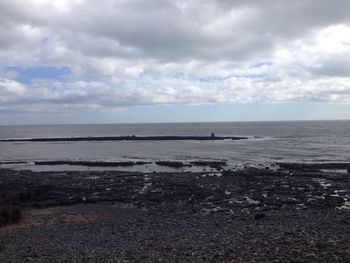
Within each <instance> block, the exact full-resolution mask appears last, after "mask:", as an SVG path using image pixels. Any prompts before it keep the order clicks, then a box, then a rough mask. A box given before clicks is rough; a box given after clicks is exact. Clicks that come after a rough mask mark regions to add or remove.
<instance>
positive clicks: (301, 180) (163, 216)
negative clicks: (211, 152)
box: [0, 163, 350, 262]
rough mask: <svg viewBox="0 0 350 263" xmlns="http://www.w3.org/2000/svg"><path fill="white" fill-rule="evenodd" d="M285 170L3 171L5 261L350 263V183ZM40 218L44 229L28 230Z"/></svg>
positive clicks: (1, 254) (344, 177)
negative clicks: (175, 171) (173, 171)
mask: <svg viewBox="0 0 350 263" xmlns="http://www.w3.org/2000/svg"><path fill="white" fill-rule="evenodd" d="M164 165H169V164H166V163H165V164H164ZM170 165H171V164H170ZM172 165H178V164H172ZM196 165H200V164H196ZM206 165H207V164H206ZM216 165H219V164H216ZM222 165H223V164H222ZM280 167H281V168H280V169H279V170H277V171H273V170H270V169H244V170H241V171H221V172H220V171H219V170H220V169H217V172H201V173H190V172H188V173H136V172H119V171H118V172H116V171H81V172H77V171H74V172H32V171H14V170H9V169H2V170H0V187H1V189H2V190H3V191H2V192H1V195H0V198H1V199H0V225H1V226H2V227H1V228H0V261H1V262H23V261H25V260H27V261H28V260H31V262H33V261H34V262H100V261H101V260H103V261H105V262H125V261H128V262H135V261H136V262H154V261H160V262H349V260H350V230H349V226H350V175H349V173H337V172H325V171H321V170H318V169H317V168H319V167H312V169H306V168H305V167H302V166H300V165H296V164H295V165H294V166H288V165H285V166H283V165H281V166H280ZM321 168H324V167H321ZM321 168H320V169H321ZM332 168H334V165H332ZM35 211H41V212H35ZM33 214H35V215H36V216H33ZM38 214H39V215H40V216H38ZM32 217H33V218H36V219H35V220H37V221H38V218H39V219H40V220H41V221H40V220H39V221H40V223H36V224H27V223H26V220H28V218H32ZM61 217H64V219H62V220H58V218H61ZM67 218H70V219H69V220H67ZM72 218H74V220H73V219H72ZM86 218H87V219H86ZM71 219H72V220H71ZM33 220H34V219H33ZM35 220H34V221H35ZM50 220H51V221H50ZM37 221H36V222H37ZM50 222H51V223H50ZM60 229H63V230H60ZM101 231H102V232H101ZM73 232H74V233H75V234H74V235H70V233H73ZM92 233H93V234H94V236H93V237H91V235H92ZM29 237H30V238H29ZM33 237H35V241H33ZM49 237H51V239H52V241H50V238H49ZM117 237H118V238H117ZM28 238H29V239H28ZM89 238H92V239H91V240H89V242H88V241H87V240H88V239H89ZM27 240H32V241H31V242H33V244H29V243H28V242H29V241H27ZM52 242H55V244H56V245H57V243H60V244H59V245H57V246H58V248H61V249H58V248H55V246H54V245H53V243H52ZM23 244H27V245H28V246H30V249H28V247H23ZM78 244H81V245H78ZM67 247H70V248H69V250H67ZM71 248H74V249H71ZM28 250H30V252H28ZM33 251H34V252H35V253H34V252H33ZM48 255H52V256H51V257H50V256H48ZM79 260H80V261H79Z"/></svg>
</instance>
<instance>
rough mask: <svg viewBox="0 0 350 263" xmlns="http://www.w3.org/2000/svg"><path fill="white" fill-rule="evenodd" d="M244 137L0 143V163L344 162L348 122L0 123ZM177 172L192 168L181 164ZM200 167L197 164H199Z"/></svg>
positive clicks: (8, 135)
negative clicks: (225, 138) (68, 161)
mask: <svg viewBox="0 0 350 263" xmlns="http://www.w3.org/2000/svg"><path fill="white" fill-rule="evenodd" d="M212 132H214V133H215V135H216V136H244V137H248V139H244V140H215V141H195V140H193V141H77V142H74V141H65V142H0V167H2V168H13V169H31V170H35V171H46V170H48V171H51V170H91V169H93V170H106V169H113V170H128V171H134V170H135V171H145V172H151V171H164V170H169V169H170V170H172V169H174V170H176V169H177V168H169V167H158V166H157V165H154V164H149V165H137V166H134V167H84V166H82V165H73V166H72V165H55V166H52V165H47V166H46V165H41V166H38V165H34V162H35V161H55V160H73V161H76V160H79V161H105V162H110V161H130V160H131V161H135V160H137V161H147V162H150V163H154V162H155V161H181V162H184V163H188V162H191V161H196V160H207V161H213V160H223V161H226V162H227V165H228V167H231V168H232V169H240V168H243V167H256V168H259V167H260V168H266V167H271V166H274V165H275V164H276V163H278V162H349V161H350V121H273V122H215V123H214V122H211V123H157V124H84V125H27V126H0V139H13V138H50V137H89V136H123V135H136V136H150V135H192V136H200V135H204V136H209V135H210V134H211V133H212ZM178 169H180V170H184V171H185V170H186V171H187V170H191V169H192V170H193V169H194V168H190V167H184V168H178ZM201 169H202V168H201Z"/></svg>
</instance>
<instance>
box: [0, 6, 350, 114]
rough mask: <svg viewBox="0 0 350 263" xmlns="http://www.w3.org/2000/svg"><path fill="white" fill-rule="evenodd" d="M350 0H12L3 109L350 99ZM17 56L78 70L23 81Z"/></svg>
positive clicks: (4, 36) (26, 62) (0, 49)
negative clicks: (56, 76)
mask: <svg viewBox="0 0 350 263" xmlns="http://www.w3.org/2000/svg"><path fill="white" fill-rule="evenodd" d="M349 8H350V4H349V2H348V1H345V0H336V1H332V2H330V1H326V0H325V1H311V0H307V1H302V2H301V1H292V2H291V1H278V3H276V2H275V1H270V0H267V1H214V0H202V1H199V0H192V1H180V0H178V1H166V0H147V1H140V0H137V1H136V0H129V1H124V0H118V1H117V0H116V1H112V0H103V1H83V0H75V1H66V0H64V1H62V0H60V1H59V0H57V1H49V0H30V1H25V2H23V1H19V0H3V1H1V2H0V61H1V62H0V68H2V69H1V70H0V102H1V104H2V105H0V109H1V110H6V111H11V109H13V110H16V111H18V110H23V111H55V110H59V109H60V108H62V109H65V110H67V111H68V110H69V109H71V110H72V111H74V110H77V108H79V109H80V110H82V109H87V110H89V109H98V110H106V109H116V110H118V109H120V108H125V107H129V106H133V105H148V104H212V103H226V102H241V103H245V102H281V101H282V102H284V101H322V102H337V103H350V98H349V96H350V95H349V94H350V91H349V90H350V59H349V57H350V16H349V15H348V12H347V10H349ZM8 66H14V67H45V66H53V67H67V68H69V69H70V71H71V73H72V74H71V75H70V76H68V77H66V78H64V79H46V80H45V76H42V77H41V80H34V79H33V81H32V82H31V83H25V84H23V83H20V82H19V81H16V77H18V74H20V73H16V72H14V71H12V72H11V71H9V70H7V67H8Z"/></svg>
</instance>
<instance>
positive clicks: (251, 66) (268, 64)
mask: <svg viewBox="0 0 350 263" xmlns="http://www.w3.org/2000/svg"><path fill="white" fill-rule="evenodd" d="M272 65H273V63H271V62H260V63H256V64H252V65H249V68H261V67H263V66H272Z"/></svg>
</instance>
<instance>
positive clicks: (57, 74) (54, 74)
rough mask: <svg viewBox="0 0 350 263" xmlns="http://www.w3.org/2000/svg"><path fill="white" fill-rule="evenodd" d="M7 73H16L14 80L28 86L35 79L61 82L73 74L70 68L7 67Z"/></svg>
mask: <svg viewBox="0 0 350 263" xmlns="http://www.w3.org/2000/svg"><path fill="white" fill-rule="evenodd" d="M5 69H6V70H7V71H12V72H15V73H16V74H15V76H14V78H13V79H14V80H16V81H18V82H21V83H24V84H28V83H31V82H32V81H33V80H35V79H51V80H61V79H63V78H65V77H67V76H68V75H70V74H71V71H70V69H69V68H68V67H54V66H47V67H17V66H9V67H5Z"/></svg>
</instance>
